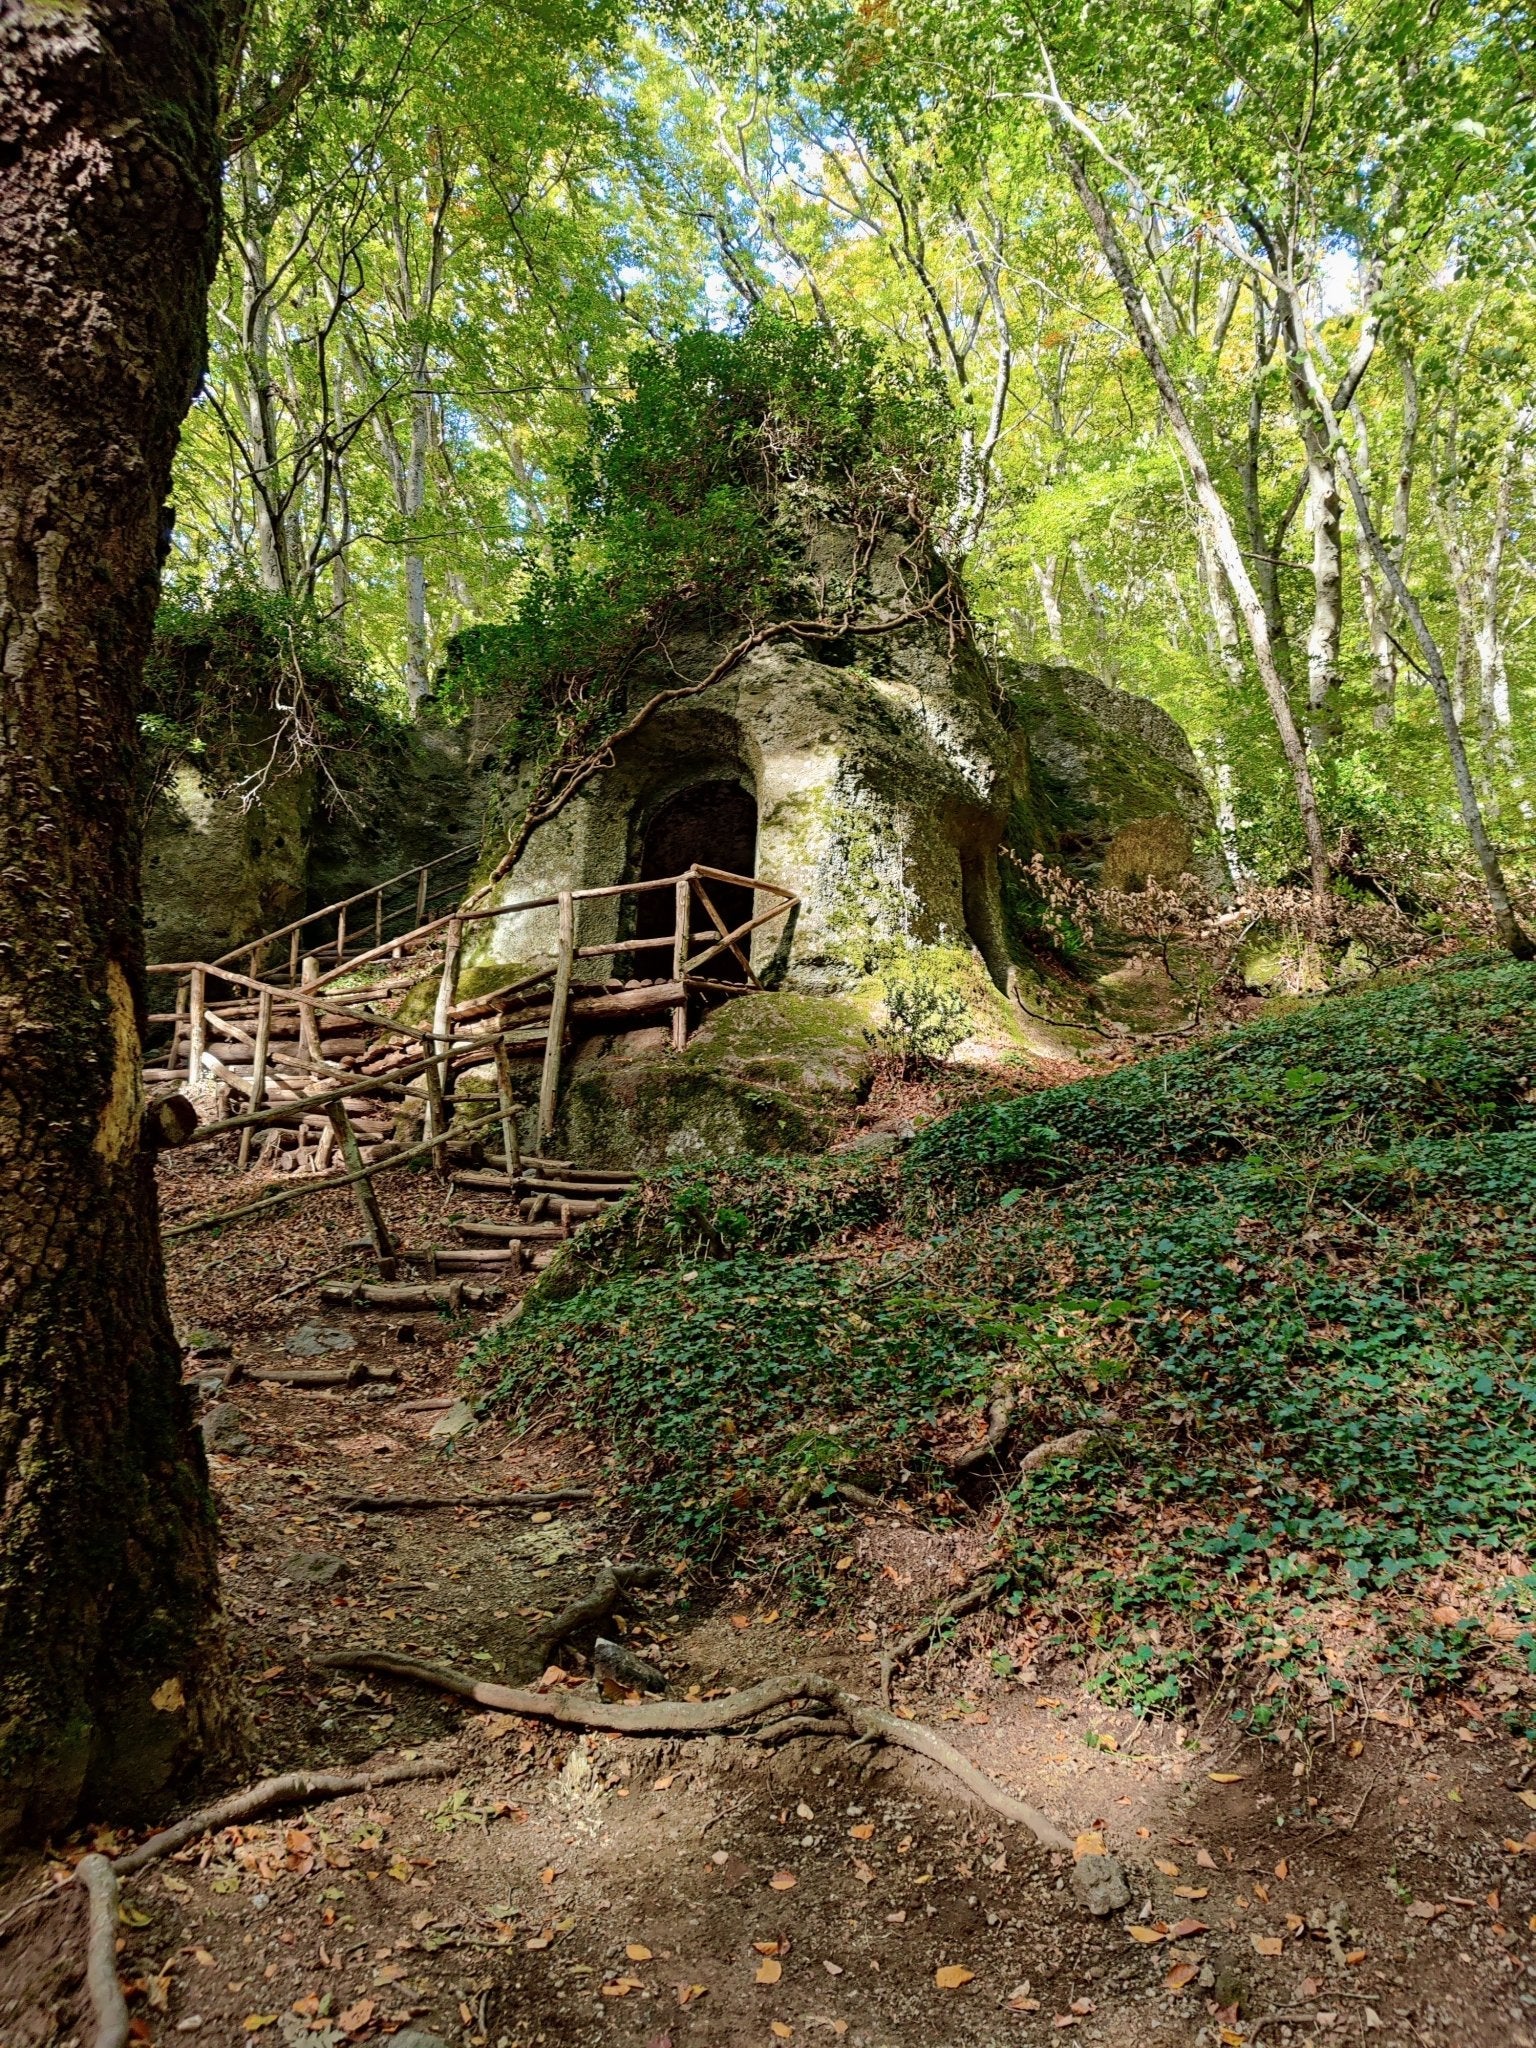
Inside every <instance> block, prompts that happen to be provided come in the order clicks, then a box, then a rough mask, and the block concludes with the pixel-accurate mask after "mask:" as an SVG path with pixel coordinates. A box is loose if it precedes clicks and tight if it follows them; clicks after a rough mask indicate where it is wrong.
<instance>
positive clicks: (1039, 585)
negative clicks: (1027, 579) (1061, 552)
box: [1034, 555, 1067, 661]
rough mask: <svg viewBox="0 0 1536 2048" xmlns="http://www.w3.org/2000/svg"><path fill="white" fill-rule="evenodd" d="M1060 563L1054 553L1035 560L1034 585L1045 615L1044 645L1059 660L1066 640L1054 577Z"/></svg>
mask: <svg viewBox="0 0 1536 2048" xmlns="http://www.w3.org/2000/svg"><path fill="white" fill-rule="evenodd" d="M1060 568H1061V564H1060V562H1059V560H1058V558H1057V557H1056V556H1055V555H1047V556H1046V557H1045V559H1044V560H1043V561H1037V562H1036V563H1035V565H1034V569H1035V587H1036V589H1038V591H1039V592H1040V609H1041V611H1042V612H1043V613H1044V615H1045V639H1046V646H1047V648H1048V650H1049V652H1050V654H1051V656H1052V658H1053V659H1054V660H1057V661H1059V660H1060V659H1061V658H1062V656H1063V655H1064V654H1065V652H1066V644H1067V643H1066V640H1065V638H1064V636H1063V634H1062V626H1061V599H1060V597H1059V596H1058V595H1057V592H1056V578H1057V576H1058V574H1059V573H1060Z"/></svg>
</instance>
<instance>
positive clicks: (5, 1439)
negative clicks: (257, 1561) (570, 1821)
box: [0, 0, 230, 1838]
mask: <svg viewBox="0 0 1536 2048" xmlns="http://www.w3.org/2000/svg"><path fill="white" fill-rule="evenodd" d="M218 24H219V12H218V8H217V6H216V5H215V4H213V0H173V4H159V5H154V6H151V5H149V4H147V0H79V4H77V5H75V6H73V7H70V8H67V9H65V8H54V9H43V8H32V9H19V8H17V7H16V6H15V5H14V0H12V4H8V5H6V7H5V10H4V13H3V16H0V166H3V178H4V188H5V198H4V204H3V206H0V1838H7V1837H14V1836H15V1835H17V1834H18V1833H21V1832H31V1833H43V1832H46V1831H49V1830H53V1829H57V1828H59V1827H61V1826H62V1825H64V1824H65V1823H66V1822H67V1821H68V1820H69V1818H70V1817H71V1815H72V1814H73V1813H75V1812H76V1811H77V1810H78V1808H79V1806H80V1804H81V1802H82V1801H83V1800H86V1801H89V1802H90V1804H91V1806H92V1808H93V1810H95V1811H97V1812H100V1811H104V1810H110V1809H111V1808H113V1807H125V1806H128V1805H130V1804H141V1803H142V1802H144V1801H145V1800H147V1799H149V1798H151V1797H152V1796H153V1795H154V1793H155V1792H156V1791H157V1790H158V1789H159V1788H160V1787H161V1786H162V1785H163V1784H164V1783H165V1782H166V1781H167V1780H168V1778H169V1777H170V1776H171V1774H172V1773H173V1772H174V1771H175V1770H177V1769H178V1768H179V1767H180V1766H183V1765H185V1764H188V1763H190V1762H192V1761H194V1760H195V1759H198V1758H200V1757H205V1756H207V1755H208V1754H209V1753H210V1751H211V1750H214V1749H216V1748H217V1747H218V1746H219V1745H220V1743H221V1742H222V1741H224V1740H226V1739H227V1738H228V1736H229V1733H230V1721H229V1718H228V1707H227V1701H228V1698H229V1694H228V1692H227V1690H226V1687H225V1685H224V1669H225V1666H224V1653H223V1650H222V1646H221V1634H220V1628H219V1616H218V1591H217V1555H216V1547H215V1545H216V1529H215V1520H214V1510H213V1506H212V1502H211V1499H210V1496H209V1491H208V1481H207V1470H206V1466H205V1463H204V1459H203V1454H202V1447H201V1444H200V1442H199V1440H198V1438H197V1434H196V1432H195V1430H194V1429H193V1427H192V1423H191V1413H190V1407H189V1403H188V1398H187V1395H186V1394H185V1392H184V1391H183V1389H182V1386H181V1362H180V1355H179V1349H178V1346H177V1343H176V1339H175V1335H174V1333H173V1330H172V1327H171V1318H170V1313H169V1310H168V1308H167V1305H166V1297H165V1286H164V1279H163V1272H162V1266H161V1255H160V1241H159V1226H158V1219H157V1212H156V1205H155V1190H154V1177H153V1161H152V1158H151V1156H150V1154H149V1152H148V1151H147V1150H146V1149H145V1145H144V1142H143V1138H142V1136H141V1118H142V1112H143V1098H142V1092H141V1085H140V1079H139V1072H140V1033H141V1030H142V1027H143V1021H144V1008H145V1004H144V973H143V946H142V937H141V931H140V916H139V844H138V832H137V827H136V823H135V805H134V796H135V783H136V776H137V769H138V743H137V734H136V725H135V713H136V709H137V703H138V689H139V678H140V670H141V667H142V664H143V659H144V654H145V649H146V646H147V644H148V640H149V634H150V629H151V623H152V618H153V612H154V605H155V597H156V592H157V589H158V585H159V563H160V559H161V556H162V554H163V552H164V548H165V546H166V535H167V531H168V508H167V506H166V503H165V499H166V493H167V490H168V487H169V479H170V467H171V457H172V454H173V451H174V449H175V445H176V436H177V431H178V428H179V426H180V422H181V419H182V416H183V414H184V413H185V411H186V408H187V404H188V402H189V400H190V398H191V396H192V392H193V389H194V386H195V382H196V379H197V377H198V374H199V370H200V367H201V364H202V360H203V344H204V333H203V319H204V308H205V304H206V300H207V291H208V283H209V279H210V276H211V273H212V269H213V263H214V256H215V250H216V243H217V233H218V206H219V197H218V194H219V161H218V152H217V148H216V139H215V121H216V108H217V99H216V76H215V73H216V62H217V30H218Z"/></svg>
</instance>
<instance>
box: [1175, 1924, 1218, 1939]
mask: <svg viewBox="0 0 1536 2048" xmlns="http://www.w3.org/2000/svg"><path fill="white" fill-rule="evenodd" d="M1210 1931H1211V1929H1210V1924H1209V1922H1207V1921H1205V1920H1175V1921H1174V1923H1173V1925H1172V1926H1171V1927H1170V1928H1169V1930H1168V1939H1169V1940H1170V1941H1192V1940H1193V1939H1194V1937H1195V1936H1196V1935H1197V1934H1209V1933H1210Z"/></svg>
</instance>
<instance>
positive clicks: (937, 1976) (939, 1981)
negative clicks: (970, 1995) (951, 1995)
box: [933, 1963, 976, 1991]
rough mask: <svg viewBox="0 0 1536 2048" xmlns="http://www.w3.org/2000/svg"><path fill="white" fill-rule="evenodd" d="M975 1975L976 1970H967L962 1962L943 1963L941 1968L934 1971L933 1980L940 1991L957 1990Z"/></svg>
mask: <svg viewBox="0 0 1536 2048" xmlns="http://www.w3.org/2000/svg"><path fill="white" fill-rule="evenodd" d="M975 1975H976V1972H975V1971H974V1970H968V1969H967V1968H966V1967H965V1965H964V1964H963V1963H945V1964H944V1966H943V1967H942V1969H938V1970H935V1971H934V1973H933V1981H934V1983H935V1984H936V1985H937V1986H938V1988H939V1989H940V1991H958V1990H959V1989H960V1986H961V1985H962V1984H969V1983H970V1981H971V1979H972V1978H973V1977H974V1976H975Z"/></svg>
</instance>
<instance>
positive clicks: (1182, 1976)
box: [1163, 1963, 1200, 1991]
mask: <svg viewBox="0 0 1536 2048" xmlns="http://www.w3.org/2000/svg"><path fill="white" fill-rule="evenodd" d="M1199 1974H1200V1972H1199V1971H1198V1970H1197V1969H1196V1968H1195V1966H1194V1964H1193V1963H1175V1964H1174V1966H1173V1968H1172V1969H1171V1970H1170V1971H1169V1972H1168V1974H1167V1976H1166V1977H1165V1978H1164V1979H1163V1989H1164V1990H1165V1991H1182V1990H1183V1989H1184V1986H1185V1985H1186V1984H1192V1983H1193V1982H1194V1980H1195V1978H1196V1977H1198V1976H1199Z"/></svg>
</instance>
